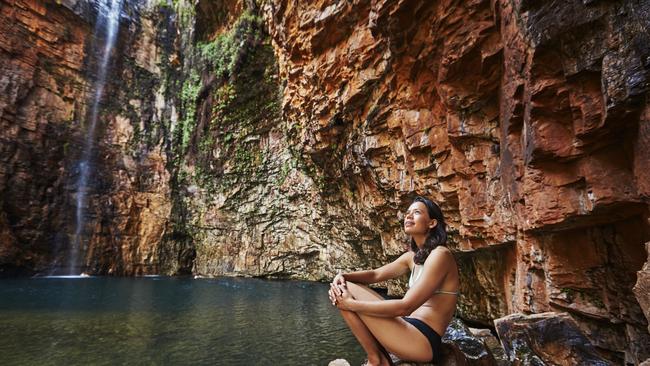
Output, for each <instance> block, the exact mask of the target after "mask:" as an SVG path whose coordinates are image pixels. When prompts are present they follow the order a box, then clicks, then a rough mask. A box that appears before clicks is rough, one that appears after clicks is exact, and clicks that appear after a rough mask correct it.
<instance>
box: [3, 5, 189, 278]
mask: <svg viewBox="0 0 650 366" xmlns="http://www.w3.org/2000/svg"><path fill="white" fill-rule="evenodd" d="M96 5H97V4H96V3H94V2H92V1H90V2H88V1H86V2H79V1H72V0H70V1H64V2H63V4H62V3H61V2H55V1H30V0H15V1H14V0H10V1H3V2H1V3H0V68H1V73H0V86H1V87H0V90H2V93H0V151H1V153H0V191H1V192H2V194H1V196H0V269H1V270H0V274H3V275H6V274H10V273H40V274H47V273H49V272H50V271H54V270H56V271H66V270H67V267H68V263H69V253H70V252H71V251H72V248H71V247H72V243H73V242H74V233H75V210H76V203H75V197H76V196H75V194H76V192H77V187H76V180H77V177H78V174H79V169H78V162H79V159H80V156H81V154H82V150H83V148H84V147H83V146H84V140H85V138H86V137H85V134H86V126H87V124H88V119H87V115H88V113H89V107H88V106H89V102H90V100H89V98H90V96H92V95H93V91H94V83H93V80H94V79H95V77H96V75H95V73H96V70H95V68H96V64H97V60H96V58H97V55H95V54H94V53H93V52H92V50H93V49H96V48H97V45H98V44H101V42H103V40H102V39H95V38H94V36H93V34H94V31H93V27H94V24H93V22H94V20H95V19H96V12H97V8H96ZM129 6H130V4H129V5H126V6H125V14H129V16H130V18H123V19H122V25H121V30H120V34H119V37H118V42H117V46H116V48H115V50H114V51H113V60H112V61H111V63H110V67H111V69H112V72H111V73H110V74H109V78H108V79H109V83H108V84H107V86H106V98H104V100H103V102H102V104H101V111H100V118H99V123H98V124H99V127H98V139H97V141H96V142H95V148H94V149H95V154H94V156H93V160H92V164H93V171H92V173H91V179H90V180H91V184H90V185H89V186H88V200H87V201H88V205H87V207H86V209H85V216H86V225H85V227H84V229H83V231H84V238H83V239H82V240H81V242H82V243H83V245H82V246H81V247H80V248H79V252H80V253H81V255H80V257H79V259H78V263H77V264H76V265H78V266H80V267H81V269H80V270H85V271H88V272H92V273H113V274H122V275H124V274H146V273H159V272H161V271H168V272H170V273H174V272H177V271H183V270H182V267H187V265H186V264H185V265H184V264H182V263H181V262H184V260H185V259H184V256H183V255H180V256H179V254H178V252H179V251H182V247H183V245H180V244H179V245H178V246H180V247H181V248H180V249H179V248H176V249H174V250H171V251H172V252H173V253H171V254H169V253H167V250H166V249H165V248H163V245H162V243H165V240H166V239H165V238H166V233H167V232H168V231H169V230H168V226H169V225H170V217H169V216H170V211H171V206H172V202H171V197H170V196H171V193H170V188H169V185H170V178H169V172H168V171H167V167H166V162H167V156H166V154H165V150H164V148H165V144H164V143H163V142H164V134H165V131H164V128H165V124H164V123H162V122H163V121H164V120H169V119H170V110H169V109H167V110H165V111H163V110H162V108H163V107H164V106H165V95H164V92H165V90H164V87H165V85H162V83H161V80H160V79H161V73H162V71H161V70H163V69H164V65H162V66H161V65H160V64H161V62H160V58H161V55H164V54H165V52H164V48H165V45H164V42H161V40H162V39H163V38H164V37H165V32H166V31H167V29H166V28H165V26H166V25H167V23H166V22H164V20H165V19H164V15H165V14H162V13H153V14H146V13H137V10H138V9H137V8H133V7H131V8H129ZM161 18H162V19H161ZM134 19H137V20H138V21H137V22H136V21H135V20H134ZM173 36H175V32H174V34H173V35H172V39H173ZM161 105H162V106H161ZM190 254H191V253H190ZM161 258H167V259H161ZM57 267H58V269H57Z"/></svg>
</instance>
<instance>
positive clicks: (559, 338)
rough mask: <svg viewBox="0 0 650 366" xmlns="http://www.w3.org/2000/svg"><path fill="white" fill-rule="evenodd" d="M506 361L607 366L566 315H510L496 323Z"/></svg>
mask: <svg viewBox="0 0 650 366" xmlns="http://www.w3.org/2000/svg"><path fill="white" fill-rule="evenodd" d="M494 324H495V326H496V329H497V333H498V335H499V338H500V339H501V344H502V345H503V347H504V349H505V351H506V353H507V355H508V357H509V359H510V360H511V361H513V362H516V363H518V364H523V365H546V364H551V365H595V366H596V365H598V366H604V365H610V362H609V361H607V360H605V359H604V358H602V357H601V356H600V355H599V354H598V352H596V349H595V347H594V346H593V344H592V343H591V341H589V339H587V337H586V336H585V335H584V334H583V333H582V332H581V331H580V329H579V328H578V324H577V323H576V322H575V321H574V320H573V319H572V318H571V317H570V316H569V314H567V313H554V312H547V313H542V314H534V315H523V314H512V315H508V316H505V317H503V318H500V319H496V320H495V321H494Z"/></svg>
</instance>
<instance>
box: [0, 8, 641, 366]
mask: <svg viewBox="0 0 650 366" xmlns="http://www.w3.org/2000/svg"><path fill="white" fill-rule="evenodd" d="M649 6H650V3H648V1H641V0H635V1H626V2H620V1H610V2H595V1H591V2H589V1H577V0H572V1H565V2H557V1H553V2H534V1H527V0H513V1H510V0H509V1H505V0H493V1H469V2H468V1H464V2H461V1H452V0H449V1H440V2H433V1H414V0H401V1H390V2H389V1H381V0H355V1H350V2H342V1H340V2H335V1H311V2H301V1H289V0H272V1H264V2H256V1H234V2H227V3H223V2H210V1H198V2H197V3H196V4H194V3H193V2H192V3H190V2H189V1H174V2H164V1H162V2H144V1H143V2H139V1H134V2H127V3H126V10H125V12H124V13H123V14H122V18H121V27H120V34H119V37H118V43H117V46H116V49H115V50H114V55H113V61H112V63H111V68H112V70H113V71H112V74H111V75H112V77H111V82H110V83H109V84H108V85H107V91H106V95H107V97H106V98H105V99H104V101H103V104H102V112H101V115H102V117H101V120H102V127H101V128H100V131H99V133H98V138H97V141H96V143H97V145H96V146H97V148H96V154H95V156H94V160H93V164H94V168H95V170H94V171H95V172H96V173H95V175H93V177H94V178H93V182H92V184H91V186H90V187H89V188H88V197H89V199H88V202H89V204H88V207H87V208H86V210H85V211H86V212H87V215H86V216H87V218H86V222H87V224H86V227H85V228H84V237H85V238H86V239H85V240H84V243H85V246H84V248H82V249H83V250H82V253H83V258H82V259H81V261H82V262H83V265H84V267H85V268H86V270H88V271H89V272H93V273H98V274H109V273H110V274H120V275H134V274H151V273H163V274H178V273H193V274H195V275H207V276H213V275H246V276H270V277H283V278H303V279H312V280H326V279H329V278H331V276H332V275H333V274H334V273H335V272H336V271H337V270H353V269H362V268H369V267H376V266H379V265H381V264H383V263H386V262H387V261H389V260H391V259H393V258H395V257H396V256H398V255H399V254H400V253H402V252H403V251H404V250H405V249H406V247H405V242H406V239H407V238H406V237H405V236H404V234H403V232H402V229H401V220H402V218H403V212H404V209H405V208H406V207H407V206H408V204H409V203H410V202H411V200H412V198H413V197H414V196H415V195H416V194H422V195H427V196H429V197H431V198H433V199H434V200H436V201H437V202H439V203H440V205H441V207H442V209H443V211H444V212H445V215H446V218H447V222H448V225H449V233H450V243H449V244H450V246H451V247H452V248H453V249H455V251H456V253H457V260H458V262H459V266H460V268H461V277H462V287H461V296H460V303H459V311H458V315H459V316H460V317H462V318H463V319H466V320H469V321H471V322H474V323H477V324H483V325H488V326H489V325H491V324H492V321H493V320H494V319H496V318H500V317H503V316H505V315H507V314H510V313H516V312H521V313H525V314H531V313H541V312H546V311H566V312H567V313H568V314H570V316H571V317H572V318H573V319H575V321H576V322H577V324H578V326H579V327H580V330H581V331H582V332H584V333H585V334H586V336H587V337H588V338H589V339H590V340H591V342H592V343H593V344H594V346H595V349H596V350H597V351H598V352H600V356H602V357H606V358H608V359H609V360H612V361H614V362H616V363H621V362H629V363H639V362H641V361H642V360H644V359H646V358H648V356H650V350H649V349H648V344H650V339H649V335H648V332H647V327H648V322H647V319H646V317H645V316H644V311H645V312H646V314H647V311H648V310H647V304H646V303H645V302H644V300H643V299H644V295H645V294H644V293H643V290H638V291H637V296H636V298H635V297H634V294H633V292H632V287H633V286H634V284H635V283H636V282H637V271H639V270H640V269H641V268H642V266H643V263H644V261H645V258H646V255H647V253H646V251H645V250H644V248H643V243H645V242H647V241H649V240H650V234H649V224H648V194H649V193H650V175H649V174H650V173H649V172H650V152H649V150H648V149H646V148H645V146H646V145H647V144H648V143H649V142H650V132H649V131H650V130H649V127H648V126H650V121H649V120H650V105H649V104H648V101H647V98H646V95H647V88H648V81H647V78H648V70H649V67H650V66H649V65H648V61H647V60H648V59H650V58H649V57H650V49H649V48H648V46H647V45H648V44H650V36H649V35H648V32H647V24H650V16H649V15H648V12H647V11H645V9H647V8H648V7H649ZM97 11H98V7H97V3H96V2H94V1H74V0H67V1H62V2H61V3H59V2H55V1H33V0H7V1H3V2H2V3H0V64H1V65H2V70H3V74H2V75H0V86H2V88H1V90H3V91H5V92H3V93H2V94H0V151H1V154H0V161H1V163H0V191H1V192H2V195H1V196H0V204H1V205H0V263H1V265H0V269H1V270H2V271H3V272H4V273H9V272H12V273H17V272H29V273H34V272H40V273H46V272H47V271H48V270H50V269H51V267H52V266H53V265H54V266H56V264H57V263H59V264H62V263H65V262H66V260H67V259H66V256H67V253H70V252H71V248H70V245H71V243H72V242H73V239H74V238H73V237H72V236H73V234H74V222H75V218H74V210H75V194H76V193H77V191H78V187H76V186H75V183H74V182H75V177H76V176H77V175H78V174H79V173H78V170H79V169H78V166H77V164H78V161H79V156H80V154H81V149H82V145H83V143H82V141H83V139H84V137H85V134H84V133H85V132H86V126H85V123H86V122H85V121H86V115H87V113H88V109H89V107H88V106H89V97H90V95H92V91H93V88H94V86H93V80H94V78H95V77H96V75H93V74H92V71H91V70H93V67H92V66H93V65H94V64H96V62H97V60H96V57H97V56H96V55H94V54H93V53H92V52H91V50H92V49H93V47H94V46H93V45H95V44H97V43H98V42H99V43H101V41H102V40H101V39H95V38H97V37H95V36H94V35H93V28H94V23H93V22H94V19H96V12H97ZM642 273H643V272H642ZM643 278H645V277H643V275H640V276H639V281H641V282H640V283H641V284H640V285H637V286H638V287H637V288H640V289H643V288H644V287H641V286H644V283H645V282H643V281H644V280H643ZM386 286H388V287H389V288H390V290H391V292H393V293H396V294H399V293H400V292H401V291H403V282H400V281H397V282H394V283H393V282H391V283H389V284H386ZM639 291H641V292H640V293H639ZM637 299H638V300H637ZM639 304H641V306H640V305H639Z"/></svg>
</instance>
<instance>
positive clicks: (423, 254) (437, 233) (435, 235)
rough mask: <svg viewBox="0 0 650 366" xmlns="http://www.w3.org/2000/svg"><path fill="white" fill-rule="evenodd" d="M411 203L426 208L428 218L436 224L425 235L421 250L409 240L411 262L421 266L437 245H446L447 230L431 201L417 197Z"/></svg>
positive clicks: (436, 206)
mask: <svg viewBox="0 0 650 366" xmlns="http://www.w3.org/2000/svg"><path fill="white" fill-rule="evenodd" d="M413 202H422V203H424V205H425V206H427V211H428V212H429V218H431V219H436V221H437V222H438V223H437V224H436V226H435V227H434V228H433V229H430V230H429V232H428V233H427V238H426V239H425V240H424V245H423V246H422V249H420V248H418V246H417V244H415V240H413V238H411V250H412V251H413V252H414V253H415V257H413V261H414V262H415V264H422V263H424V261H425V260H426V259H427V257H428V256H429V254H430V253H431V251H432V250H434V249H436V248H437V247H438V246H439V245H445V244H446V243H447V230H446V226H447V225H446V224H445V218H444V217H443V216H442V210H440V207H438V205H436V204H435V203H434V202H433V201H431V200H429V199H427V198H424V197H420V196H417V197H415V199H414V200H413Z"/></svg>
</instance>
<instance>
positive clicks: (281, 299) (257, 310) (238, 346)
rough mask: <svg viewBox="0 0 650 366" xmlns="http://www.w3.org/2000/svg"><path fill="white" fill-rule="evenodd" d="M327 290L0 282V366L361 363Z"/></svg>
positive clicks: (215, 283)
mask: <svg viewBox="0 0 650 366" xmlns="http://www.w3.org/2000/svg"><path fill="white" fill-rule="evenodd" d="M326 291H327V285H326V284H318V283H308V282H296V281H263V280H256V279H229V278H219V279H194V280H193V279H190V278H165V277H162V278H85V279H69V278H38V279H10V280H2V281H0V329H3V333H4V334H3V337H1V338H0V364H3V365H4V364H13V365H33V364H39V365H61V364H66V365H71V364H72V365H80V364H89V363H91V364H98V365H103V364H106V365H109V364H174V365H176V364H180V365H189V364H191V365H207V364H209V365H215V364H216V365H221V364H223V365H268V364H273V365H276V364H277V365H326V364H327V363H328V362H329V361H330V360H332V359H334V358H338V357H345V358H347V359H348V360H350V361H351V362H352V363H353V364H355V363H356V364H359V363H360V362H361V360H362V358H363V355H362V350H361V349H360V348H359V346H357V345H356V341H355V340H354V338H353V336H352V334H351V333H350V332H349V331H348V330H347V328H346V326H345V324H344V323H343V321H342V320H341V319H340V317H339V316H338V314H337V313H336V310H335V309H334V308H333V307H331V305H330V304H329V302H328V301H327V292H326Z"/></svg>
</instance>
